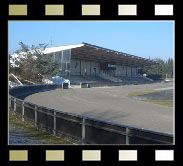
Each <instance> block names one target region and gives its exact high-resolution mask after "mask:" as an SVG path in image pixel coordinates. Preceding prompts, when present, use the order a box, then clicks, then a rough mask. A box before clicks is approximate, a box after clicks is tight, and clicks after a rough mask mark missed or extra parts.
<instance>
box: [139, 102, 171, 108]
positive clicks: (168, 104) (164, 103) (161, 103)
mask: <svg viewBox="0 0 183 166" xmlns="http://www.w3.org/2000/svg"><path fill="white" fill-rule="evenodd" d="M142 101H144V102H149V103H153V104H160V105H163V106H167V107H173V101H172V100H142Z"/></svg>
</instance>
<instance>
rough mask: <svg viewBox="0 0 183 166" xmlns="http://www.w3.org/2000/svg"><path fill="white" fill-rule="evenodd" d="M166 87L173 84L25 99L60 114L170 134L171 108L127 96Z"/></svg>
mask: <svg viewBox="0 0 183 166" xmlns="http://www.w3.org/2000/svg"><path fill="white" fill-rule="evenodd" d="M167 87H173V84H172V83H154V84H145V85H125V86H116V87H107V88H104V87H101V88H82V89H81V88H71V89H67V90H66V89H64V90H61V89H57V90H52V91H48V92H40V93H36V94H32V95H30V96H28V97H26V98H25V100H26V101H29V102H32V103H35V104H38V105H42V106H46V107H48V108H54V109H57V110H61V111H64V112H70V113H74V114H79V115H84V116H87V117H92V118H97V119H101V120H105V121H109V122H115V123H119V124H124V125H130V126H134V127H139V128H145V129H148V130H153V131H159V132H164V133H170V134H173V131H174V130H173V126H174V117H173V108H172V107H166V106H161V105H157V104H152V103H147V102H143V101H139V100H135V99H133V98H129V97H128V96H127V95H128V94H129V93H132V92H137V91H144V90H150V89H157V88H167Z"/></svg>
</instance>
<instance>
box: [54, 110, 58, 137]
mask: <svg viewBox="0 0 183 166" xmlns="http://www.w3.org/2000/svg"><path fill="white" fill-rule="evenodd" d="M56 124H57V123H56V112H55V111H54V117H53V135H56V129H57V126H56Z"/></svg>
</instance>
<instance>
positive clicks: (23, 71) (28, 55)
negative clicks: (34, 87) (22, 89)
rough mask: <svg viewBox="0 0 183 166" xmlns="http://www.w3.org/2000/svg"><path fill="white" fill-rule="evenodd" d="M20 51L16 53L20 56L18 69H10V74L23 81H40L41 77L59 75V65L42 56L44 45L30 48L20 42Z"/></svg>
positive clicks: (50, 58) (51, 59) (49, 57)
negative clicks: (17, 76)
mask: <svg viewBox="0 0 183 166" xmlns="http://www.w3.org/2000/svg"><path fill="white" fill-rule="evenodd" d="M19 44H20V46H21V49H19V50H17V51H16V52H17V53H18V54H19V55H22V54H23V56H22V58H20V60H19V61H17V63H18V67H17V68H16V67H12V66H11V64H10V72H12V73H14V74H16V75H17V74H18V75H19V76H20V77H21V78H23V79H28V80H37V81H41V79H42V77H48V76H53V75H57V74H58V73H59V64H58V63H55V62H53V58H52V56H48V55H47V56H45V55H43V50H44V49H45V48H46V47H47V45H46V44H39V45H38V46H34V45H32V46H31V47H29V46H27V45H26V44H24V43H22V42H20V43H19Z"/></svg>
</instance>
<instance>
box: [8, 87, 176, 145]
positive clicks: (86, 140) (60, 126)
mask: <svg viewBox="0 0 183 166" xmlns="http://www.w3.org/2000/svg"><path fill="white" fill-rule="evenodd" d="M61 87H63V86H61V85H58V86H56V85H53V87H51V86H47V90H48V89H53V88H61ZM19 88H20V87H17V88H15V89H10V97H9V108H10V111H11V112H13V113H14V114H16V115H17V116H19V117H20V118H21V119H22V120H23V121H26V122H29V123H32V124H33V125H35V127H37V128H39V129H41V130H43V131H46V132H48V133H50V134H53V135H56V136H60V137H67V138H71V139H72V140H74V141H75V142H77V143H79V144H173V135H170V134H165V133H159V132H154V131H150V130H145V129H139V128H135V127H131V126H126V125H120V124H115V123H110V122H106V121H102V120H99V119H94V118H89V117H85V116H79V115H74V114H71V113H66V112H62V111H59V110H54V109H50V108H46V107H43V106H39V105H36V104H32V103H29V102H26V101H24V100H21V99H19V98H18V97H17V96H21V95H20V94H19V95H17V94H15V92H25V93H27V91H30V89H32V90H33V89H34V90H35V91H38V89H37V88H38V87H37V88H36V87H31V88H27V86H26V87H25V89H27V90H25V91H23V87H21V88H20V91H19V90H18V89H19ZM40 88H43V86H40ZM36 89H37V90H36ZM13 95H15V96H13Z"/></svg>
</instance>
